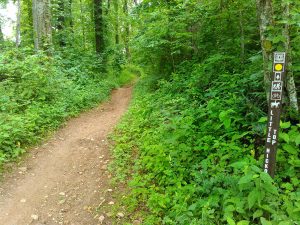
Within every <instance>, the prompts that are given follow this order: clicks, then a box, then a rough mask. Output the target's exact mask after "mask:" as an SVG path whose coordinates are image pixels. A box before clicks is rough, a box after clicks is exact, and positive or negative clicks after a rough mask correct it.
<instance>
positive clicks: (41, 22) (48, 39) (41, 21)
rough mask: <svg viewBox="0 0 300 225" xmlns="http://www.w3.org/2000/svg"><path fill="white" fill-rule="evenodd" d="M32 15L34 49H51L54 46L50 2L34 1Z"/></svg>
mask: <svg viewBox="0 0 300 225" xmlns="http://www.w3.org/2000/svg"><path fill="white" fill-rule="evenodd" d="M32 15H33V28H34V47H35V49H36V50H40V49H44V50H46V49H49V48H50V46H51V45H52V30H51V13H50V0H33V1H32Z"/></svg>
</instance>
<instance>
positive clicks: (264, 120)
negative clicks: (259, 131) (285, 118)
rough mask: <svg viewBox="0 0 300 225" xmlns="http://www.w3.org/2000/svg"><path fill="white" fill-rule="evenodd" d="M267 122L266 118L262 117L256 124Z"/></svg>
mask: <svg viewBox="0 0 300 225" xmlns="http://www.w3.org/2000/svg"><path fill="white" fill-rule="evenodd" d="M267 121H268V118H267V117H266V116H264V117H261V118H260V119H259V121H258V122H259V123H264V122H267Z"/></svg>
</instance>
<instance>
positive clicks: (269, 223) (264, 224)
mask: <svg viewBox="0 0 300 225" xmlns="http://www.w3.org/2000/svg"><path fill="white" fill-rule="evenodd" d="M260 222H261V224H262V225H272V223H271V222H270V221H268V220H266V219H265V218H264V217H260Z"/></svg>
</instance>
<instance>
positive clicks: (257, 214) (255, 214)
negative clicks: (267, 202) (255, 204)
mask: <svg viewBox="0 0 300 225" xmlns="http://www.w3.org/2000/svg"><path fill="white" fill-rule="evenodd" d="M262 215H263V211H262V210H260V209H258V210H256V211H255V212H254V213H253V219H255V218H258V217H261V216H262Z"/></svg>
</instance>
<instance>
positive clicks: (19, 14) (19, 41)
mask: <svg viewBox="0 0 300 225" xmlns="http://www.w3.org/2000/svg"><path fill="white" fill-rule="evenodd" d="M17 8H18V12H17V26H16V47H19V45H20V43H21V1H20V0H17Z"/></svg>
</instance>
